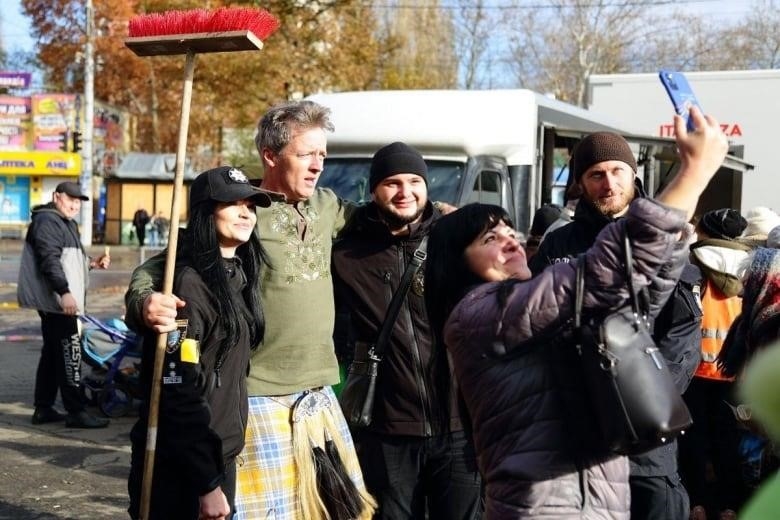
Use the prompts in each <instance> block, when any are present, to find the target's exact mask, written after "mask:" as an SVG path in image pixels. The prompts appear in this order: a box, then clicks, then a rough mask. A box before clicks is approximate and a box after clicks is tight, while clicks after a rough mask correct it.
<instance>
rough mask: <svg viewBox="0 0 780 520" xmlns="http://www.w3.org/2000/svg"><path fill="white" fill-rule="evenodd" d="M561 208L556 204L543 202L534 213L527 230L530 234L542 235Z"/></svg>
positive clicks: (557, 215)
mask: <svg viewBox="0 0 780 520" xmlns="http://www.w3.org/2000/svg"><path fill="white" fill-rule="evenodd" d="M562 211H563V208H562V207H560V206H559V205H558V204H545V205H544V206H542V207H541V208H539V209H537V210H536V213H534V220H533V223H532V224H531V229H530V231H529V234H530V235H537V236H542V235H544V232H545V231H547V228H548V227H550V226H551V225H552V224H553V222H555V221H556V220H558V218H559V217H560V216H561V212H562Z"/></svg>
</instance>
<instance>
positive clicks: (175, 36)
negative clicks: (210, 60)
mask: <svg viewBox="0 0 780 520" xmlns="http://www.w3.org/2000/svg"><path fill="white" fill-rule="evenodd" d="M278 27H279V21H278V20H277V19H276V18H275V17H274V16H273V15H272V14H270V13H268V12H267V11H264V10H262V9H257V8H249V7H223V8H220V9H216V10H207V9H193V10H189V11H166V12H162V13H152V14H143V15H138V16H135V17H133V18H132V19H131V20H130V23H129V38H127V39H126V40H125V45H126V46H127V47H129V48H130V49H131V50H132V51H133V52H134V53H136V54H137V55H138V56H166V55H176V54H185V55H186V61H185V64H184V88H183V92H182V103H181V118H180V121H179V136H178V146H177V150H176V173H175V174H174V177H173V200H172V201H171V222H170V233H169V237H168V253H167V257H166V260H165V276H164V279H163V293H164V294H166V295H171V294H172V293H173V274H174V267H175V265H176V246H177V244H178V238H179V211H180V206H181V202H180V201H181V191H182V185H183V183H184V163H185V161H184V159H185V155H186V150H187V131H188V128H189V123H190V105H191V102H192V81H193V76H194V71H195V55H196V54H201V53H211V52H232V51H244V50H260V49H262V47H263V43H262V40H265V39H266V38H268V37H269V36H270V35H271V34H272V33H273V32H274V31H275V30H276V29H277V28H278ZM166 339H167V334H160V336H159V337H158V339H157V345H156V347H155V356H154V371H153V374H152V391H151V395H150V398H149V421H148V430H147V435H146V452H145V453H144V472H143V484H142V488H141V519H142V520H147V519H148V518H149V508H150V504H151V491H152V477H153V473H154V458H155V445H156V443H157V424H158V418H159V413H160V390H161V383H162V371H163V360H164V356H165V347H166Z"/></svg>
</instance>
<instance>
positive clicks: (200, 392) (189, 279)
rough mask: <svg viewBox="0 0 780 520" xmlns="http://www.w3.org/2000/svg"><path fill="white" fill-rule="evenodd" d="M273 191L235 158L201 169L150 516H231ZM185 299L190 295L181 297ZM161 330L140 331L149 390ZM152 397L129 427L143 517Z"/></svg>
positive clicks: (178, 290)
mask: <svg viewBox="0 0 780 520" xmlns="http://www.w3.org/2000/svg"><path fill="white" fill-rule="evenodd" d="M270 204H271V199H270V198H269V196H268V195H267V194H266V193H265V192H263V191H261V190H258V189H256V188H254V187H253V186H252V185H251V184H250V183H249V181H248V180H247V177H246V175H244V173H243V172H242V171H241V170H239V169H238V168H231V167H228V166H223V167H220V168H215V169H212V170H208V171H206V172H204V173H202V174H200V175H199V176H198V177H197V178H196V179H195V181H194V182H193V184H192V186H191V188H190V219H189V224H188V227H187V229H186V230H183V232H182V237H181V239H180V240H179V247H178V250H177V253H176V271H175V276H174V284H173V292H174V294H176V295H177V296H178V297H179V298H180V299H181V301H182V304H181V307H180V308H179V314H178V316H177V320H178V323H177V324H178V329H177V330H176V331H173V332H170V333H168V343H167V348H166V353H165V364H164V372H163V380H162V386H161V396H160V410H159V424H158V431H157V445H156V450H155V451H156V459H155V464H154V479H153V488H152V494H151V507H150V515H151V516H150V519H147V520H151V519H176V518H181V519H195V518H220V519H221V518H231V517H232V515H233V499H234V496H235V474H236V473H235V457H236V455H238V453H239V452H240V451H241V449H242V448H243V446H244V428H245V425H246V420H247V407H248V401H247V392H246V374H247V371H248V368H249V354H250V349H251V348H252V347H253V346H254V345H258V344H259V343H260V341H261V339H262V337H263V331H264V323H265V322H264V319H263V310H262V307H261V303H260V298H259V296H258V292H257V291H256V290H255V287H256V284H258V283H259V282H258V280H257V278H258V272H259V269H260V267H261V265H262V264H264V263H267V259H266V255H265V252H264V250H263V248H262V246H261V244H260V240H259V239H258V237H257V234H256V232H255V224H256V222H257V216H256V214H255V207H256V206H263V207H268V206H269V205H270ZM184 302H186V305H185V304H184ZM156 337H157V335H156V334H155V332H154V331H152V330H147V331H146V334H145V335H144V354H143V368H142V370H141V379H142V387H143V388H144V389H145V391H146V395H147V397H148V394H149V391H150V388H151V385H152V381H151V378H150V376H149V374H151V373H152V367H153V364H154V350H155V345H156V343H157V341H156ZM148 414H149V406H148V399H147V401H145V402H144V403H143V405H142V406H141V410H140V414H139V415H140V416H139V419H138V422H137V423H136V424H135V426H134V427H133V430H132V432H131V434H130V438H131V441H132V447H133V450H132V460H131V468H130V477H129V480H128V489H129V492H130V509H129V511H130V515H131V516H132V517H133V518H138V515H139V509H140V495H141V485H142V474H143V464H144V453H145V444H146V431H147V422H148Z"/></svg>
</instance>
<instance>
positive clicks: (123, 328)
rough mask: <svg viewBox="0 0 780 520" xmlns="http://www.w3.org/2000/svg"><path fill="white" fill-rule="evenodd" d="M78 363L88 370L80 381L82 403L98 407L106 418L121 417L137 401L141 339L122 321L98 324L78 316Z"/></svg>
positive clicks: (116, 320) (95, 321)
mask: <svg viewBox="0 0 780 520" xmlns="http://www.w3.org/2000/svg"><path fill="white" fill-rule="evenodd" d="M80 318H81V320H82V321H83V322H84V325H85V326H84V329H83V331H82V334H81V350H82V359H83V360H84V361H85V362H86V363H87V364H88V365H89V366H90V367H91V369H92V370H91V371H90V373H88V374H85V375H84V377H83V378H82V381H81V392H82V395H83V397H84V398H85V400H87V401H88V402H91V403H92V404H94V405H96V406H98V407H99V408H100V411H102V412H103V413H104V414H105V415H106V416H108V417H122V416H124V415H126V414H127V413H128V412H129V411H130V410H131V409H132V408H133V399H138V397H139V395H140V389H139V384H140V383H139V373H138V370H139V367H140V365H141V363H140V361H141V352H142V349H141V338H140V337H139V336H136V334H135V333H133V332H132V331H130V330H129V329H128V328H127V325H126V324H125V322H124V321H122V320H121V319H117V318H112V319H110V320H108V321H107V322H105V323H104V322H102V321H100V320H99V319H97V318H95V317H94V316H90V315H86V314H85V315H81V316H80Z"/></svg>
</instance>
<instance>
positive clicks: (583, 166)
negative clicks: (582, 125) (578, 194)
mask: <svg viewBox="0 0 780 520" xmlns="http://www.w3.org/2000/svg"><path fill="white" fill-rule="evenodd" d="M603 161H623V162H624V163H626V164H628V165H629V166H630V167H631V169H632V170H634V173H636V159H635V158H634V152H632V151H631V148H630V147H629V146H628V143H627V142H626V140H625V139H623V137H622V136H620V135H618V134H613V133H612V132H596V133H594V134H590V135H588V136H585V138H583V139H582V141H580V142H579V143H578V144H577V146H575V147H574V151H573V152H572V157H571V161H570V163H569V166H570V168H571V173H572V174H573V175H574V180H576V181H579V180H580V177H582V174H583V173H585V171H586V170H587V169H588V168H590V167H591V166H593V165H594V164H598V163H600V162H603Z"/></svg>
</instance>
